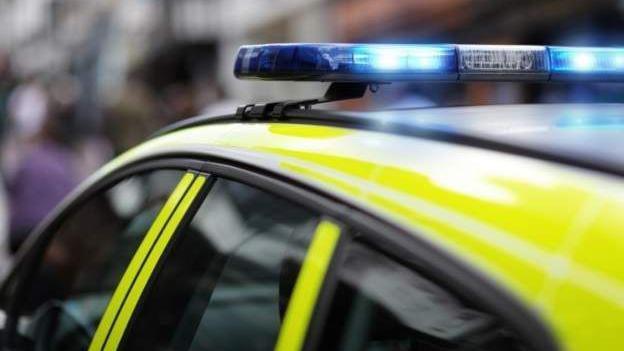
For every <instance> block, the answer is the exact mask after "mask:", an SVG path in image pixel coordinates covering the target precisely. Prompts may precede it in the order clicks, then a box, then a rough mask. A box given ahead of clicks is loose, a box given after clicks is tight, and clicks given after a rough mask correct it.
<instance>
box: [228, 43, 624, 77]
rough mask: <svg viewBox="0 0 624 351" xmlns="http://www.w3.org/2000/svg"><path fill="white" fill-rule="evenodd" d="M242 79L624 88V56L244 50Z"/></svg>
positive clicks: (483, 48)
mask: <svg viewBox="0 0 624 351" xmlns="http://www.w3.org/2000/svg"><path fill="white" fill-rule="evenodd" d="M234 75H235V76H236V77H238V78H241V79H262V80H300V81H327V82H367V83H384V82H392V81H474V80H494V81H519V80H528V81H566V80H579V79H581V80H610V81H613V80H615V81H624V49H619V48H585V47H558V46H556V47H555V46H521V45H386V44H267V45H246V46H242V47H241V48H240V49H239V51H238V55H237V57H236V64H235V67H234Z"/></svg>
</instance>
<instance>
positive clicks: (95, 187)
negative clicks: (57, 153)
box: [0, 158, 201, 348]
mask: <svg viewBox="0 0 624 351" xmlns="http://www.w3.org/2000/svg"><path fill="white" fill-rule="evenodd" d="M198 166H200V167H201V162H200V161H197V160H193V159H185V158H171V159H157V160H147V161H139V162H136V163H132V164H129V165H127V166H125V167H122V168H120V169H118V170H115V171H113V172H111V173H110V174H108V175H106V176H104V177H102V178H99V179H95V180H92V181H91V182H88V183H86V184H83V185H82V186H79V187H78V188H77V189H75V190H74V191H73V192H72V193H70V194H69V196H67V197H66V198H65V199H64V200H63V201H62V202H61V203H60V204H59V205H58V206H57V207H56V208H55V209H54V210H53V211H52V212H51V213H50V214H49V215H48V216H47V217H46V218H45V219H44V220H43V222H42V223H40V224H39V225H38V226H37V227H36V228H35V229H34V230H33V232H32V233H31V234H30V235H29V237H28V239H27V240H26V242H25V243H24V244H23V248H22V249H20V251H19V252H18V255H17V256H16V257H15V261H14V264H13V266H12V267H11V268H10V273H9V274H8V275H7V276H6V277H5V278H4V281H3V283H2V296H6V292H5V290H6V289H7V288H9V286H8V282H10V281H11V280H12V279H16V282H15V293H14V296H16V298H15V299H13V300H11V301H6V302H5V303H6V305H5V306H6V308H5V315H6V321H5V324H4V328H3V330H2V338H1V344H0V346H2V347H3V348H13V347H15V342H16V339H15V337H16V336H17V328H18V321H17V320H16V318H15V317H16V316H17V314H18V313H19V310H20V308H21V306H22V304H23V302H24V297H25V296H26V294H24V293H23V291H24V289H26V288H27V286H28V285H29V284H30V283H31V282H32V280H33V278H34V275H35V274H36V272H37V268H38V267H39V265H40V263H41V259H42V258H43V254H44V253H45V250H46V249H47V248H48V245H49V244H50V242H51V241H52V238H54V234H55V233H56V232H57V231H58V229H59V228H60V226H61V225H62V224H63V223H64V222H65V220H66V219H67V218H68V217H70V216H71V215H72V214H73V213H74V212H75V211H76V210H77V209H78V208H79V207H80V206H82V205H83V204H85V203H86V202H88V201H89V200H91V199H93V198H94V197H96V196H99V195H101V194H102V192H104V191H106V190H108V189H110V187H112V186H114V185H115V184H117V183H119V182H121V181H123V180H125V179H128V178H130V177H132V176H135V175H139V174H141V173H146V172H151V171H158V170H180V171H186V170H189V169H194V168H196V167H198ZM152 224H153V223H152ZM150 225H151V224H150ZM17 274H19V275H21V277H15V275H17Z"/></svg>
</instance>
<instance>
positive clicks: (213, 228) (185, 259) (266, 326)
mask: <svg viewBox="0 0 624 351" xmlns="http://www.w3.org/2000/svg"><path fill="white" fill-rule="evenodd" d="M317 222H318V216H317V215H316V214H315V213H312V212H310V211H308V210H306V209H304V208H302V207H300V206H298V205H297V204H294V203H292V202H290V201H287V200H285V199H282V198H280V197H277V196H274V195H271V194H268V193H266V192H263V191H260V190H258V189H255V188H252V187H249V186H247V185H243V184H240V183H236V182H233V181H228V180H223V179H220V180H218V181H217V182H216V183H215V184H214V186H213V188H212V189H211V190H210V192H209V193H208V196H207V198H206V199H205V201H204V202H203V204H202V205H201V207H200V208H199V210H198V212H197V215H196V216H195V218H194V219H193V221H192V222H191V224H190V225H189V226H188V228H186V229H184V230H182V231H181V232H180V233H178V234H177V237H176V238H175V240H176V241H175V243H174V244H173V248H172V251H171V253H170V255H169V256H168V257H167V258H166V260H165V261H164V264H163V266H162V270H161V271H160V272H159V273H158V274H157V276H156V277H155V278H154V279H155V281H154V284H153V285H152V288H151V290H150V292H149V294H148V296H147V298H146V299H145V301H144V303H143V305H142V306H143V307H142V309H141V310H140V312H139V315H138V316H137V317H136V319H135V320H134V321H133V323H132V325H131V329H130V334H129V335H130V336H129V337H127V340H125V342H124V344H123V348H124V349H126V350H224V351H227V350H271V349H273V347H274V345H275V342H276V341H277V336H278V333H279V330H280V326H281V321H282V317H283V316H284V312H285V309H286V306H287V304H288V301H289V297H290V293H291V291H292V288H293V286H294V283H295V280H296V277H297V274H298V271H299V268H300V264H301V262H302V261H303V259H304V256H305V252H306V249H307V247H308V244H309V240H310V237H311V234H312V233H313V231H314V229H315V227H316V224H317Z"/></svg>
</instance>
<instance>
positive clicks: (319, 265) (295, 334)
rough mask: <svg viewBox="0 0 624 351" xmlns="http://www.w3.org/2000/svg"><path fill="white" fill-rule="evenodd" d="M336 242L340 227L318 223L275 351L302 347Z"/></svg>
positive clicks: (326, 222)
mask: <svg viewBox="0 0 624 351" xmlns="http://www.w3.org/2000/svg"><path fill="white" fill-rule="evenodd" d="M339 238H340V227H339V226H338V225H337V224H335V223H333V222H331V221H328V220H323V221H321V223H319V225H318V227H317V228H316V232H315V233H314V237H313V238H312V242H311V243H310V249H309V250H308V253H307V255H306V258H305V260H304V261H303V265H302V267H301V272H300V273H299V277H298V278H297V282H296V283H295V288H294V290H293V293H292V297H291V299H290V302H289V303H288V308H287V310H286V316H285V317H284V323H283V325H282V329H281V330H280V334H279V338H278V340H277V344H276V345H275V350H276V351H295V350H297V351H298V350H300V349H301V347H302V346H303V342H304V341H305V337H306V334H307V331H308V324H309V323H310V319H311V318H312V313H313V311H314V306H315V305H316V300H317V298H318V295H319V292H320V290H321V286H322V285H323V281H324V280H325V274H326V273H327V269H328V268H329V263H330V262H331V259H332V256H333V254H334V250H335V249H336V245H337V244H338V239H339Z"/></svg>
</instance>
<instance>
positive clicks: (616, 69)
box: [548, 47, 624, 74]
mask: <svg viewBox="0 0 624 351" xmlns="http://www.w3.org/2000/svg"><path fill="white" fill-rule="evenodd" d="M548 50H549V51H550V61H551V66H552V71H553V73H579V74H614V73H615V74H624V49H617V48H589V47H586V48H583V47H549V48H548Z"/></svg>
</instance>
